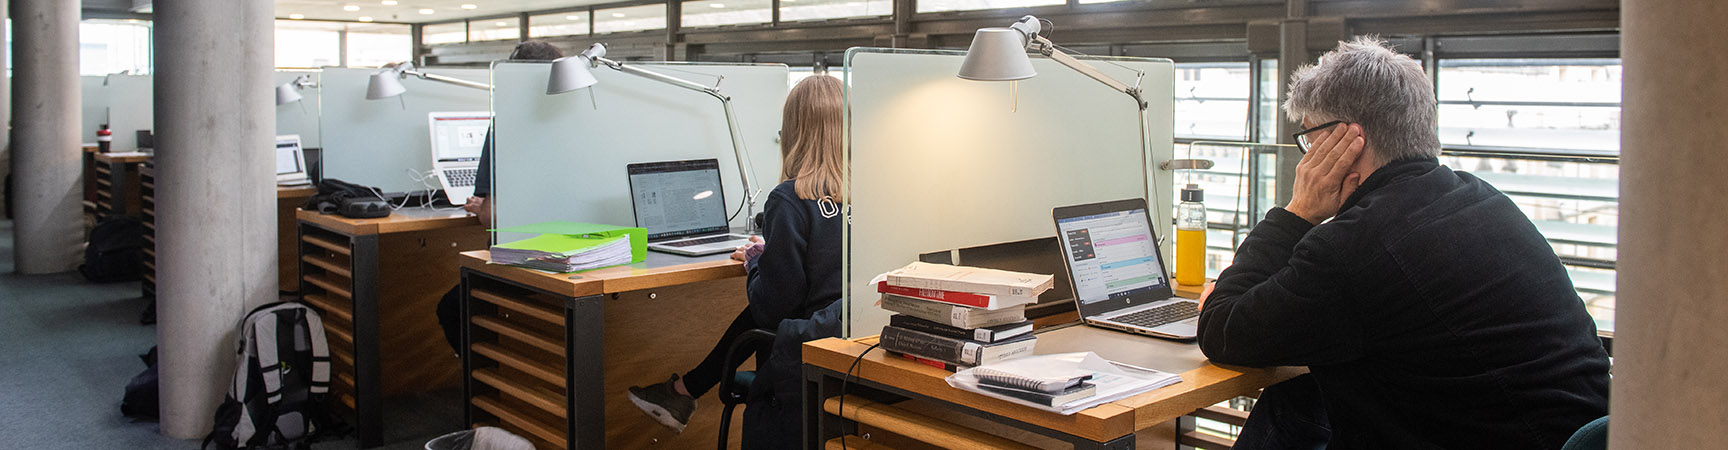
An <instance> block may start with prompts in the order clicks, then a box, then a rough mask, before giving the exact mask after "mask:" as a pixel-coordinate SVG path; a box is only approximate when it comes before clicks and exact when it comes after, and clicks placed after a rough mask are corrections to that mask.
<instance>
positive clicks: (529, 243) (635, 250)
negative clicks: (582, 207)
mask: <svg viewBox="0 0 1728 450" xmlns="http://www.w3.org/2000/svg"><path fill="white" fill-rule="evenodd" d="M489 231H495V232H499V233H530V234H539V235H540V236H535V237H532V238H528V239H523V240H520V241H516V242H511V243H508V244H500V245H499V247H504V248H516V249H525V250H539V251H544V252H553V253H570V252H577V251H581V250H582V249H586V248H589V247H593V246H597V245H600V244H605V243H609V242H612V241H613V240H614V239H617V238H621V237H625V236H628V237H629V238H630V263H631V264H635V263H639V262H642V260H644V259H647V258H648V229H647V228H642V227H620V226H616V225H603V224H597V223H582V222H541V223H535V224H528V225H521V226H514V227H509V228H497V229H492V230H489Z"/></svg>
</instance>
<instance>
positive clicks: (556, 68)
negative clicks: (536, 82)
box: [546, 55, 600, 95]
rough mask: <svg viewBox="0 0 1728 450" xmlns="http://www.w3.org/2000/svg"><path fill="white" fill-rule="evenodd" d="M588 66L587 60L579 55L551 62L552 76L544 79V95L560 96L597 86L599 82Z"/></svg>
mask: <svg viewBox="0 0 1728 450" xmlns="http://www.w3.org/2000/svg"><path fill="white" fill-rule="evenodd" d="M589 64H590V63H589V59H588V58H587V57H584V56H580V55H578V56H567V57H563V58H558V59H557V60H556V61H552V74H551V76H549V77H547V78H546V94H547V95H551V94H562V93H565V92H570V91H574V90H577V89H583V88H586V87H589V86H593V85H596V84H599V83H600V80H599V79H596V78H594V72H593V71H592V70H589Z"/></svg>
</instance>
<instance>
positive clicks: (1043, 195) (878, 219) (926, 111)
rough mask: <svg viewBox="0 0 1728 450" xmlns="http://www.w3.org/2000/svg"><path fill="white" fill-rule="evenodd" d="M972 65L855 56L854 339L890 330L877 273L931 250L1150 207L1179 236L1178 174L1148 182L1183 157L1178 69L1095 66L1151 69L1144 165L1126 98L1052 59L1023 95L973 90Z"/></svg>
mask: <svg viewBox="0 0 1728 450" xmlns="http://www.w3.org/2000/svg"><path fill="white" fill-rule="evenodd" d="M964 55H965V53H964V52H957V51H930V50H890V49H870V48H855V49H852V50H851V51H848V52H847V57H846V65H847V71H846V74H847V91H846V108H847V112H846V114H847V139H848V145H847V149H846V151H847V160H848V162H849V167H848V173H847V182H848V183H849V190H848V198H847V202H848V204H849V205H848V206H849V208H850V215H849V217H848V219H849V225H848V226H847V228H846V245H845V251H844V258H845V267H846V269H845V270H846V275H845V278H846V280H847V286H846V287H845V288H844V289H845V294H846V301H847V302H848V304H847V308H846V309H847V314H846V321H847V326H846V328H845V331H844V332H845V333H846V335H847V336H867V335H873V334H876V333H878V332H879V331H880V330H881V327H882V326H884V325H886V324H887V323H888V316H889V315H890V313H889V312H887V311H885V310H883V309H881V308H880V307H878V306H876V303H877V298H878V295H877V294H876V291H875V288H874V286H872V285H871V284H870V279H871V278H872V277H874V276H876V275H877V274H880V273H882V272H885V271H888V270H892V269H895V268H898V267H901V266H904V265H906V264H907V263H910V262H912V261H916V260H917V259H918V255H920V254H923V253H930V252H937V251H945V250H950V249H956V248H962V247H972V246H980V245H989V244H996V243H1005V242H1013V241H1021V240H1026V239H1035V238H1042V237H1049V236H1054V235H1055V226H1054V224H1053V222H1052V220H1051V216H1050V212H1051V209H1052V208H1055V207H1058V206H1065V205H1075V204H1083V203H1092V202H1101V201H1109V200H1119V199H1125V198H1134V197H1141V198H1149V199H1151V201H1153V202H1154V204H1153V206H1152V208H1154V211H1153V212H1154V217H1155V218H1156V220H1160V221H1162V226H1160V227H1159V228H1160V230H1159V233H1160V234H1161V235H1162V236H1168V235H1169V234H1170V228H1171V227H1170V223H1169V221H1170V217H1171V213H1170V211H1171V203H1170V196H1169V195H1168V193H1169V192H1170V190H1171V189H1172V184H1171V183H1172V179H1171V177H1170V172H1168V171H1154V172H1151V173H1152V174H1153V181H1152V183H1151V186H1152V187H1153V188H1154V189H1156V190H1157V191H1159V192H1156V193H1153V192H1147V184H1146V177H1147V174H1148V165H1150V166H1152V167H1156V166H1157V164H1158V163H1159V162H1161V161H1165V160H1168V159H1171V157H1172V156H1171V155H1172V152H1173V147H1172V143H1173V135H1172V129H1173V127H1174V121H1173V116H1172V114H1173V113H1172V111H1173V109H1172V108H1173V105H1172V92H1173V89H1174V88H1173V76H1174V65H1173V64H1172V63H1171V62H1170V61H1169V60H1165V59H1147V58H1087V59H1089V60H1091V62H1092V63H1093V64H1094V65H1096V66H1098V67H1099V68H1100V69H1101V70H1103V71H1104V72H1105V73H1106V74H1109V75H1111V76H1114V77H1117V79H1119V80H1126V81H1127V82H1128V83H1129V84H1132V82H1133V79H1134V78H1133V77H1134V74H1133V71H1132V70H1129V69H1124V68H1122V67H1116V66H1114V65H1111V64H1108V63H1106V62H1105V61H1108V62H1109V63H1114V64H1120V65H1122V66H1126V67H1129V68H1133V69H1137V70H1143V71H1145V72H1146V78H1145V80H1144V81H1143V82H1142V84H1141V86H1142V88H1143V90H1144V97H1145V99H1146V100H1147V101H1148V102H1149V104H1150V106H1149V107H1148V108H1147V111H1146V112H1147V114H1146V120H1147V125H1148V128H1147V130H1148V133H1149V135H1150V138H1151V142H1152V144H1151V150H1150V151H1151V153H1152V155H1151V157H1150V158H1143V153H1144V152H1145V151H1144V150H1142V148H1143V147H1142V144H1141V138H1140V125H1139V124H1138V123H1136V121H1137V120H1139V114H1138V111H1137V109H1136V105H1135V104H1134V101H1133V99H1132V98H1131V97H1129V96H1128V95H1127V94H1124V93H1121V92H1116V91H1113V90H1111V89H1109V88H1108V87H1106V86H1104V85H1103V84H1101V83H1098V82H1097V81H1095V80H1092V79H1090V78H1086V77H1085V76H1083V75H1080V74H1079V73H1077V72H1074V71H1073V70H1070V69H1068V68H1066V67H1063V66H1061V65H1059V64H1057V63H1055V62H1053V61H1050V60H1048V59H1044V58H1034V59H1033V60H1032V61H1033V65H1034V67H1035V68H1036V69H1037V71H1038V76H1037V77H1034V78H1031V79H1027V80H1023V81H1019V82H1018V86H1017V87H1016V86H1014V84H1013V83H1008V82H977V81H967V80H962V79H960V78H958V77H956V76H955V73H956V72H957V71H958V70H959V68H960V63H961V61H962V59H963V58H964ZM1016 89H1017V90H1018V98H1017V99H1016V96H1015V95H1014V94H1013V92H1014V91H1015V90H1016ZM1171 243H1172V241H1170V240H1168V239H1166V240H1165V242H1164V246H1165V247H1164V248H1165V250H1164V251H1165V254H1169V251H1170V249H1169V246H1170V244H1171Z"/></svg>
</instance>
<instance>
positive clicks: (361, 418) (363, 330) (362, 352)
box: [349, 235, 384, 448]
mask: <svg viewBox="0 0 1728 450" xmlns="http://www.w3.org/2000/svg"><path fill="white" fill-rule="evenodd" d="M349 239H350V243H351V244H350V245H351V246H352V247H351V248H352V250H353V251H352V253H353V255H352V260H351V262H352V270H353V271H354V280H353V281H354V286H353V289H354V298H353V301H354V360H355V361H354V372H355V373H354V384H356V385H357V386H355V387H354V396H355V398H354V415H355V420H356V421H357V422H358V423H356V424H355V428H356V429H357V430H358V431H359V434H360V448H372V447H378V446H381V445H384V401H383V395H382V393H381V392H379V391H380V389H379V388H380V386H381V385H382V383H381V380H380V376H379V372H380V371H381V368H380V367H378V366H379V364H380V361H379V357H378V352H379V349H378V347H379V333H378V328H379V324H378V320H379V317H378V314H379V312H378V303H379V292H378V290H379V287H378V279H379V274H378V271H379V267H378V236H377V235H364V236H354V237H351V238H349Z"/></svg>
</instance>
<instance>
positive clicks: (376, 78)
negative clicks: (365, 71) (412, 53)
mask: <svg viewBox="0 0 1728 450" xmlns="http://www.w3.org/2000/svg"><path fill="white" fill-rule="evenodd" d="M413 68H414V66H413V65H412V64H409V63H401V64H396V65H394V66H385V67H384V68H383V69H379V70H378V71H377V72H372V79H371V80H370V81H368V82H367V83H366V99H367V100H378V99H385V98H390V97H395V96H398V95H402V93H403V92H407V91H408V89H407V88H404V87H402V72H404V71H407V70H412V69H413Z"/></svg>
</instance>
